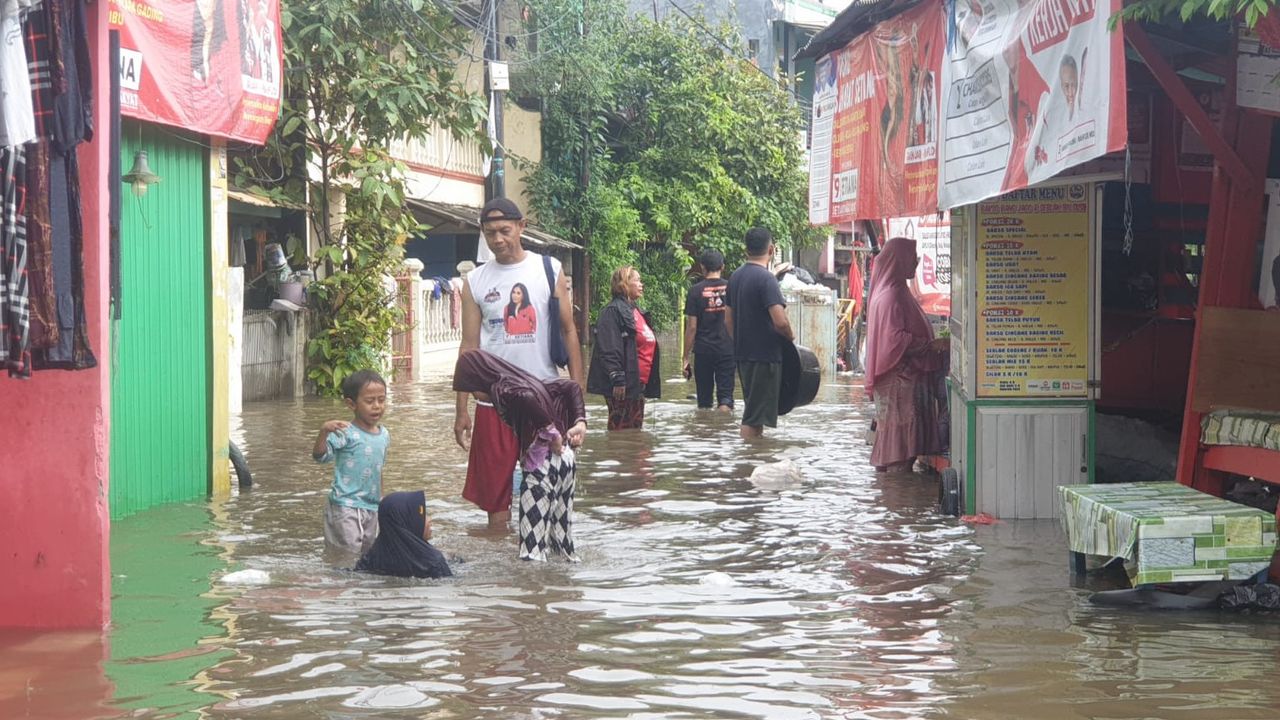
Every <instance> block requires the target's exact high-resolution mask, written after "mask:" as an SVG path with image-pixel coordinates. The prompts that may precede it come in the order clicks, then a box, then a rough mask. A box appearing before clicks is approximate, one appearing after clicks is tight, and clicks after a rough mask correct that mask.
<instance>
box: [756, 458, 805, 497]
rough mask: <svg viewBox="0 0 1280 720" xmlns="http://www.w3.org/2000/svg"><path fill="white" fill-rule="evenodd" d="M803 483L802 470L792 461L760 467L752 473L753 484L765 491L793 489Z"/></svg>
mask: <svg viewBox="0 0 1280 720" xmlns="http://www.w3.org/2000/svg"><path fill="white" fill-rule="evenodd" d="M803 481H804V476H803V475H801V474H800V468H798V467H796V464H795V463H793V462H791V461H790V460H783V461H781V462H776V463H769V464H768V465H760V466H758V467H757V468H756V469H755V470H752V471H751V483H752V484H753V485H755V486H756V487H758V488H761V489H763V490H782V489H786V488H792V487H795V486H796V485H799V484H800V483H801V482H803Z"/></svg>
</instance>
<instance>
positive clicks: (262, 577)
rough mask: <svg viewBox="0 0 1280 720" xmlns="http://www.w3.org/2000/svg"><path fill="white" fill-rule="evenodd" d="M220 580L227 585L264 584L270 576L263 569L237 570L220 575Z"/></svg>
mask: <svg viewBox="0 0 1280 720" xmlns="http://www.w3.org/2000/svg"><path fill="white" fill-rule="evenodd" d="M222 582H224V583H227V584H228V585H266V584H267V583H269V582H271V576H270V575H268V574H267V572H266V571H265V570H237V571H236V572H233V573H227V574H226V575H223V576H222Z"/></svg>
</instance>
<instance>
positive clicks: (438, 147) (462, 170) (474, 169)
mask: <svg viewBox="0 0 1280 720" xmlns="http://www.w3.org/2000/svg"><path fill="white" fill-rule="evenodd" d="M391 154H392V156H394V157H395V158H396V159H397V160H402V161H404V162H405V163H408V164H409V165H410V169H412V170H416V171H418V172H428V173H430V172H432V171H435V172H440V171H444V172H447V173H456V174H459V175H467V176H474V177H479V176H481V175H482V174H483V173H482V171H483V169H484V153H483V152H481V150H480V145H479V143H477V142H475V141H474V140H465V141H460V140H458V139H456V138H454V137H453V135H452V134H451V133H450V132H449V131H448V130H444V129H442V128H438V127H433V128H432V129H431V132H430V133H428V134H427V135H426V137H423V138H422V139H418V140H397V141H396V142H394V143H392V144H391Z"/></svg>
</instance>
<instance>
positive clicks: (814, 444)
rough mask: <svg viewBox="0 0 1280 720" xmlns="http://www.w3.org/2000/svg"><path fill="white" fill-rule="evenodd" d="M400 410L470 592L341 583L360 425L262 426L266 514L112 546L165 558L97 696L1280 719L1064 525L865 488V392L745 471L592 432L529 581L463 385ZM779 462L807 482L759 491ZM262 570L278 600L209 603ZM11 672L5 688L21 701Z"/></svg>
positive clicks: (349, 710)
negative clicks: (491, 502) (474, 488)
mask: <svg viewBox="0 0 1280 720" xmlns="http://www.w3.org/2000/svg"><path fill="white" fill-rule="evenodd" d="M673 390H674V392H671V391H673ZM668 391H669V393H668V394H669V395H683V392H684V391H685V388H684V386H680V385H676V386H668ZM594 400H596V399H594V398H593V401H594ZM393 402H394V405H393V409H392V413H391V415H390V416H389V417H388V419H387V420H386V422H387V424H388V426H389V427H390V428H391V431H392V438H393V439H392V447H391V454H390V459H389V464H388V467H387V470H386V477H385V483H386V487H385V488H384V490H385V491H387V492H390V491H394V490H407V489H415V488H425V489H426V490H427V493H428V498H429V509H430V511H431V512H432V513H433V514H434V529H435V533H436V540H435V542H436V543H437V545H438V546H440V547H441V548H442V549H443V550H445V551H446V552H447V553H449V554H450V555H452V556H455V557H457V558H459V559H461V560H462V561H463V562H459V563H456V564H455V570H456V571H457V572H458V576H457V577H455V578H452V579H447V580H438V581H410V580H399V579H388V578H378V577H369V576H363V575H355V574H351V573H347V572H343V571H337V570H332V569H330V568H327V567H326V566H325V565H324V564H323V563H322V562H321V556H322V546H323V541H322V531H321V523H320V517H321V510H322V508H323V504H324V502H325V492H326V489H327V486H328V482H329V481H328V478H329V472H328V470H327V468H324V467H318V466H316V465H315V464H313V463H312V462H310V460H309V457H308V454H307V453H308V447H309V444H310V440H311V438H312V437H313V436H314V433H315V431H316V428H317V427H318V426H319V425H320V423H321V422H322V421H323V420H325V419H327V418H329V417H335V416H336V417H341V415H342V411H341V409H340V407H339V406H337V405H336V404H330V403H328V402H323V401H306V402H297V403H272V404H257V405H250V406H249V407H247V408H246V410H245V413H244V417H243V424H242V428H241V431H240V432H241V433H242V437H243V439H244V443H243V446H244V447H245V448H246V452H247V454H248V457H249V460H250V463H251V465H252V466H253V470H254V477H255V480H256V482H257V485H256V487H255V488H254V489H253V490H252V491H250V492H245V493H243V494H240V495H238V496H236V497H233V498H232V499H230V500H229V501H227V502H225V503H223V504H221V505H218V506H214V507H213V508H212V509H210V508H209V507H207V506H186V507H177V508H163V509H159V510H156V511H153V512H152V513H148V514H147V517H148V518H149V519H148V520H146V521H140V522H139V523H138V524H137V526H136V527H129V528H125V527H121V526H120V525H118V526H117V527H116V529H115V532H114V533H113V542H114V543H116V545H117V550H116V552H115V553H113V555H114V556H115V559H116V563H117V568H116V569H117V572H120V568H121V565H122V559H121V557H120V555H119V553H120V552H121V549H120V547H119V546H120V544H121V543H122V542H127V544H128V545H129V546H133V547H136V548H146V547H148V546H149V545H150V546H155V547H156V554H155V557H154V558H150V559H148V561H147V562H138V563H136V566H135V568H134V569H133V570H131V571H130V572H128V573H126V574H127V575H128V578H126V579H124V580H120V579H118V581H117V585H116V590H117V598H116V603H117V604H116V625H117V627H116V629H115V630H114V632H113V634H112V640H111V643H112V647H111V657H112V658H113V661H112V663H111V664H110V667H109V669H108V673H107V677H109V678H110V679H111V681H114V683H115V688H114V690H112V689H111V686H110V685H107V684H106V683H107V682H108V681H107V680H106V679H104V678H103V676H102V672H101V670H98V671H97V672H98V674H97V675H96V676H94V675H93V674H92V673H84V674H83V675H79V676H78V677H83V678H85V680H84V682H86V683H88V684H90V685H93V683H94V681H93V680H92V678H93V677H98V678H99V680H98V681H96V682H97V685H93V687H95V688H96V690H91V691H90V692H89V694H90V695H93V693H94V692H96V693H98V695H97V697H102V696H105V695H109V694H112V693H114V697H115V706H116V707H119V708H125V709H128V710H130V711H133V712H134V713H136V714H137V715H139V716H144V717H148V716H149V717H161V716H167V714H168V713H173V712H176V711H181V710H187V709H190V708H192V707H196V706H203V710H202V713H203V715H205V716H208V717H213V718H298V717H356V716H361V717H375V716H376V717H380V718H382V717H404V718H424V717H425V718H437V717H439V718H445V717H449V718H513V717H514V718H534V717H539V718H540V717H551V716H558V717H565V718H580V717H620V716H626V717H636V718H658V717H663V718H691V717H759V718H918V717H940V716H950V717H957V718H1021V717H1036V718H1076V717H1107V718H1148V717H1150V718H1193V717H1194V718H1204V717H1215V718H1216V717H1222V718H1255V717H1256V718H1263V717H1268V718H1270V717H1274V715H1275V711H1274V708H1275V707H1277V706H1280V692H1278V691H1277V690H1276V688H1275V683H1274V681H1273V672H1274V658H1275V653H1276V651H1277V650H1280V630H1277V629H1276V628H1275V626H1274V623H1272V622H1271V621H1269V620H1268V619H1267V618H1260V617H1249V616H1234V615H1231V616H1228V615H1219V614H1217V613H1205V614H1174V613H1144V612H1139V611H1117V610H1114V609H1099V608H1094V607H1091V606H1090V605H1088V603H1087V601H1086V595H1087V593H1086V592H1085V591H1083V590H1078V589H1074V588H1072V587H1071V583H1070V580H1069V577H1068V574H1067V567H1066V558H1065V551H1064V550H1063V539H1062V536H1061V531H1060V530H1059V529H1058V527H1057V525H1056V523H1052V522H1017V523H1004V524H1000V525H996V526H993V527H982V528H978V529H977V530H976V531H975V530H973V529H970V528H969V527H967V526H964V525H962V524H959V523H958V522H956V521H955V520H952V519H947V518H943V517H940V516H938V515H937V514H936V512H935V510H934V505H935V502H936V494H937V488H936V485H935V483H934V482H932V481H930V480H926V479H919V478H877V477H874V476H872V475H870V474H869V473H868V472H867V455H868V451H867V448H866V447H865V445H863V443H862V440H861V438H862V429H863V427H864V424H865V422H866V421H867V419H868V417H869V408H868V407H867V406H866V404H865V403H864V402H862V400H861V394H860V391H859V390H858V389H857V388H855V387H854V386H853V385H852V384H851V383H850V381H846V380H843V379H842V380H840V381H838V382H836V383H831V384H829V385H828V386H827V387H826V388H824V390H823V393H822V395H821V396H820V398H819V403H818V404H816V405H813V406H810V407H807V408H802V409H800V410H798V411H796V412H795V413H794V414H793V415H792V416H790V417H787V418H784V419H783V426H782V427H781V428H779V430H778V431H777V432H774V433H773V434H772V435H771V436H770V437H768V438H767V439H766V440H765V441H763V442H761V443H759V444H756V445H750V446H748V445H744V444H743V443H742V442H741V441H739V440H738V439H737V437H736V434H737V427H736V425H735V424H734V423H733V421H732V420H731V419H729V418H725V417H723V416H720V415H717V414H714V413H695V412H694V411H693V408H692V404H691V403H689V402H687V401H685V400H679V401H665V402H660V403H656V404H654V405H652V406H651V407H650V410H649V417H648V421H647V422H646V427H647V430H646V431H644V432H629V433H614V434H611V435H610V434H605V433H602V432H596V433H593V434H592V435H591V436H590V438H589V444H588V446H587V448H586V449H585V450H584V452H583V453H582V455H581V470H580V485H579V487H580V491H581V496H580V498H579V501H578V503H577V510H578V513H577V519H576V520H577V522H576V525H575V533H576V534H577V539H578V544H579V551H580V555H581V558H582V562H581V563H580V564H577V565H569V564H565V563H561V562H552V563H549V564H545V565H542V564H533V563H521V562H520V561H518V560H516V557H515V540H514V536H512V535H507V536H502V535H498V536H495V535H493V534H491V533H487V532H485V529H484V526H485V517H484V514H483V513H482V512H480V511H479V510H477V509H475V508H474V507H472V506H471V505H470V504H468V503H466V502H464V501H463V500H462V499H461V498H460V497H459V493H460V491H461V485H462V478H463V473H464V470H465V461H466V458H465V455H464V453H463V452H462V451H461V450H460V449H458V448H457V447H455V446H454V445H453V442H452V432H451V423H452V408H453V400H452V397H451V395H450V394H449V393H448V391H447V387H446V386H445V385H444V384H434V385H420V386H412V387H400V388H395V389H394V398H393ZM592 409H593V411H594V412H595V415H596V416H597V417H599V416H600V414H601V413H600V410H601V409H602V408H601V407H600V406H599V405H598V404H597V405H596V406H595V407H593V408H592ZM779 459H790V460H792V461H793V462H795V463H796V464H797V465H799V466H800V467H801V468H802V469H803V471H804V474H805V479H804V481H803V482H802V483H801V484H799V485H798V486H795V487H789V488H784V489H780V490H779V489H769V490H766V489H761V488H756V487H755V486H753V485H752V484H751V482H750V481H749V480H748V479H747V478H748V476H749V475H750V473H751V470H752V469H753V468H754V467H755V466H757V465H759V464H761V463H765V462H773V461H776V460H779ZM139 517H142V516H139ZM125 522H126V523H127V522H129V521H125ZM148 524H149V525H150V528H148ZM183 528H185V529H183ZM126 530H127V531H128V534H125V533H126ZM135 533H136V534H135ZM126 537H127V538H129V539H128V540H127V541H126V540H125V539H124V538H126ZM166 544H167V545H169V546H170V547H162V546H163V545H166ZM130 557H137V558H138V559H139V560H142V559H143V558H144V557H145V555H144V554H143V553H138V554H137V555H136V556H133V555H130ZM245 568H248V569H258V570H264V571H266V572H268V573H270V575H271V581H270V583H269V584H267V585H262V586H229V585H226V584H224V583H221V582H219V578H221V577H222V575H224V574H225V573H227V572H229V571H231V570H238V569H245ZM143 576H145V581H144V580H142V579H141V578H142V577H143ZM148 598H150V599H148ZM165 598H171V599H173V600H174V602H175V604H174V605H173V606H172V608H171V609H170V610H167V611H166V609H165V608H164V607H163V606H162V605H163V600H164V599H165ZM153 602H154V606H153V605H151V603H153ZM179 618H182V619H183V621H184V622H185V625H184V624H183V622H180V621H179ZM150 636H162V637H163V638H166V639H167V641H165V642H160V641H158V640H155V639H153V638H151V637H150ZM8 656H9V653H8V652H5V653H4V654H3V655H0V658H4V659H0V678H6V679H13V678H14V677H16V675H13V674H6V668H8V667H9V660H8ZM79 659H80V661H81V662H82V663H89V665H88V667H97V666H94V665H92V662H91V659H92V653H90V654H89V659H85V658H79ZM98 660H99V665H100V660H101V657H99V659H98ZM39 682H55V683H56V682H58V680H57V678H56V677H53V676H49V675H45V676H42V678H41V679H40V681H39ZM62 682H65V680H63V681H62ZM0 690H3V688H2V687H0ZM4 697H5V696H4V695H3V694H0V701H2V700H3V699H4ZM82 706H83V705H82ZM0 716H3V717H10V716H11V714H10V713H4V712H0ZM16 716H19V717H20V716H21V715H16ZM64 716H66V717H89V716H90V714H89V713H86V712H75V713H68V714H65V715H64Z"/></svg>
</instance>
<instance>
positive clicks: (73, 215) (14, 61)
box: [0, 0, 97, 377]
mask: <svg viewBox="0 0 1280 720" xmlns="http://www.w3.org/2000/svg"><path fill="white" fill-rule="evenodd" d="M15 21H16V24H15ZM0 27H2V28H3V29H4V35H3V36H0V37H4V38H6V39H14V38H21V41H20V42H16V43H6V44H4V45H3V47H0V62H3V69H0V90H3V92H4V97H3V101H2V102H0V144H5V145H6V146H5V147H3V148H0V200H2V201H3V210H2V211H0V336H2V337H0V365H2V366H4V367H5V368H6V369H7V370H8V372H9V374H10V375H13V376H19V377H26V376H28V375H30V373H31V371H32V370H33V369H46V368H59V369H82V368H88V367H93V366H94V365H96V364H97V361H96V359H95V358H94V356H93V352H92V350H91V349H90V348H89V342H88V330H87V322H86V317H85V308H84V230H83V222H82V217H81V203H80V177H79V167H78V164H77V158H76V148H77V146H79V145H80V143H82V142H85V141H87V140H90V139H92V137H93V71H92V64H91V58H90V55H89V37H88V23H87V18H86V13H85V0H44V1H43V2H40V1H39V0H0ZM14 46H17V49H15V48H14ZM15 68H17V69H19V70H20V71H25V73H24V72H15V71H14V70H15ZM23 74H25V83H24V82H23V81H22V80H21V79H20V78H19V76H20V75H23ZM18 88H21V89H23V93H22V95H23V96H22V97H11V91H13V90H15V89H18ZM18 141H21V142H18Z"/></svg>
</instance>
